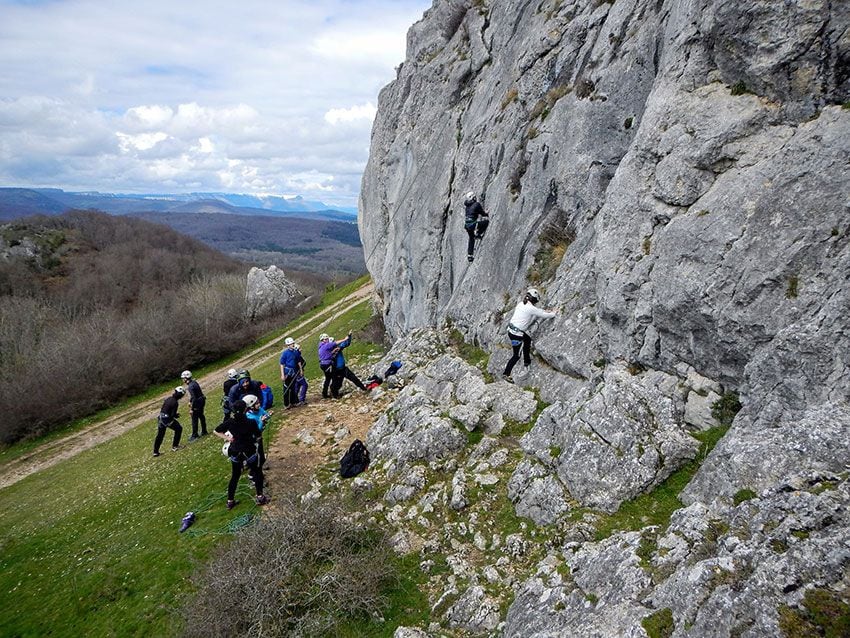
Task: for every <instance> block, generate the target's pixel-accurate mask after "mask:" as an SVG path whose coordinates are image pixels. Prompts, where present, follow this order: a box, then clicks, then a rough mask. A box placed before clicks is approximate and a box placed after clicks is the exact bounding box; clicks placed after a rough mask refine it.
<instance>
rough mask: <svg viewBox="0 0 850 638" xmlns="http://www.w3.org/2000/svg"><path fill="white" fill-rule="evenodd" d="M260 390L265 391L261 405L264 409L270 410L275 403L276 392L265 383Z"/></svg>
mask: <svg viewBox="0 0 850 638" xmlns="http://www.w3.org/2000/svg"><path fill="white" fill-rule="evenodd" d="M260 391H261V392H262V393H263V396H262V397H261V398H262V401H263V402H262V405H261V406H260V407H262V408H263V410H268V409H269V408H270V407H272V406H273V405H274V392H272V389H271V388H270V387H269V386H267V385H266V384H265V383H261V384H260Z"/></svg>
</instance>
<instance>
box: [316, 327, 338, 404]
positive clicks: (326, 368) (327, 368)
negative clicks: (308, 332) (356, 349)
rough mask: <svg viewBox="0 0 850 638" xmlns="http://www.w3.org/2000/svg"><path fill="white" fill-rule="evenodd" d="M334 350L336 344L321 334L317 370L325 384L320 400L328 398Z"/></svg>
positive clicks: (324, 334) (331, 380) (332, 373)
mask: <svg viewBox="0 0 850 638" xmlns="http://www.w3.org/2000/svg"><path fill="white" fill-rule="evenodd" d="M334 348H336V342H335V341H334V340H333V338H332V337H330V336H328V335H327V333H322V334H321V335H320V336H319V368H320V369H321V370H322V372H323V373H324V375H325V382H324V384H323V385H322V398H323V399H329V398H330V390H331V384H332V383H333V377H334Z"/></svg>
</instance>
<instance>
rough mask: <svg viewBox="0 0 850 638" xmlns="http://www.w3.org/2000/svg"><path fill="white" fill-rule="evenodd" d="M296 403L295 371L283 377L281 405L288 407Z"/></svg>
mask: <svg viewBox="0 0 850 638" xmlns="http://www.w3.org/2000/svg"><path fill="white" fill-rule="evenodd" d="M296 403H298V393H297V390H296V389H295V373H294V372H293V373H292V374H287V375H285V376H284V377H283V407H285V408H288V407H289V406H291V405H295V404H296Z"/></svg>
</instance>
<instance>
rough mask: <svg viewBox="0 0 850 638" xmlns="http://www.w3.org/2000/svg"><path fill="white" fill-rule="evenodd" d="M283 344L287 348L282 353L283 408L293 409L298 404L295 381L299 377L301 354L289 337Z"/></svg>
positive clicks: (293, 340)
mask: <svg viewBox="0 0 850 638" xmlns="http://www.w3.org/2000/svg"><path fill="white" fill-rule="evenodd" d="M283 343H284V344H285V345H286V347H285V348H284V349H283V352H281V353H280V380H281V381H283V407H285V408H291V407H293V406H294V405H295V404H296V403H298V395H297V394H296V389H295V379H296V377H297V376H298V360H299V359H300V358H301V353H300V352H298V350H296V349H295V339H293V338H292V337H287V338H286V339H284V341H283Z"/></svg>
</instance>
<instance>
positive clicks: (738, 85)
mask: <svg viewBox="0 0 850 638" xmlns="http://www.w3.org/2000/svg"><path fill="white" fill-rule="evenodd" d="M729 93H730V94H731V95H746V94H747V93H752V91H750V90H749V89H748V88H747V85H746V84H744V81H743V80H739V81H738V82H735V84H733V85H732V86H731V87H729Z"/></svg>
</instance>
